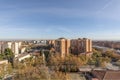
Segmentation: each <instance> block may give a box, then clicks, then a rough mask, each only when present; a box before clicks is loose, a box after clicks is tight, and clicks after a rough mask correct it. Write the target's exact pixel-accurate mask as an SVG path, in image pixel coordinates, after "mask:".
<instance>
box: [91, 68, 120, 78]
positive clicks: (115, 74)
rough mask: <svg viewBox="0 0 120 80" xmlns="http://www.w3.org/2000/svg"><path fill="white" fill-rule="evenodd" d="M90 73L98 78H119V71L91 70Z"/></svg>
mask: <svg viewBox="0 0 120 80" xmlns="http://www.w3.org/2000/svg"><path fill="white" fill-rule="evenodd" d="M92 74H93V75H94V76H95V77H96V78H98V79H99V80H119V79H120V71H97V70H95V71H92Z"/></svg>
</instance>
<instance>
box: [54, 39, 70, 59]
mask: <svg viewBox="0 0 120 80" xmlns="http://www.w3.org/2000/svg"><path fill="white" fill-rule="evenodd" d="M55 51H56V52H57V53H60V56H61V57H62V58H64V57H65V56H67V55H69V52H70V40H68V39H65V38H59V39H57V40H55Z"/></svg>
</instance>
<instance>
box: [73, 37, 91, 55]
mask: <svg viewBox="0 0 120 80" xmlns="http://www.w3.org/2000/svg"><path fill="white" fill-rule="evenodd" d="M90 52H92V40H90V39H87V38H83V39H80V38H79V39H72V40H71V53H73V54H77V55H78V54H80V53H90Z"/></svg>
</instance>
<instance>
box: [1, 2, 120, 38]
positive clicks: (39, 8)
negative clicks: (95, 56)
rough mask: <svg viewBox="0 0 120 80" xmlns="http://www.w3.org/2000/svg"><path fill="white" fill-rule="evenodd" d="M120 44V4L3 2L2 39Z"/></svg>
mask: <svg viewBox="0 0 120 80" xmlns="http://www.w3.org/2000/svg"><path fill="white" fill-rule="evenodd" d="M59 37H65V38H69V39H72V38H83V37H86V38H90V39H93V40H120V0H0V39H56V38H59Z"/></svg>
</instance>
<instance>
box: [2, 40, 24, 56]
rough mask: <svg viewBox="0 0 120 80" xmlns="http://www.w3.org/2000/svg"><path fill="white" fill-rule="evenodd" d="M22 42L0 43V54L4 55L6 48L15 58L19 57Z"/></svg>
mask: <svg viewBox="0 0 120 80" xmlns="http://www.w3.org/2000/svg"><path fill="white" fill-rule="evenodd" d="M21 44H22V42H0V53H4V51H5V49H6V48H9V49H11V50H12V52H13V53H14V55H15V57H17V56H18V55H19V49H20V47H21Z"/></svg>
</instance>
